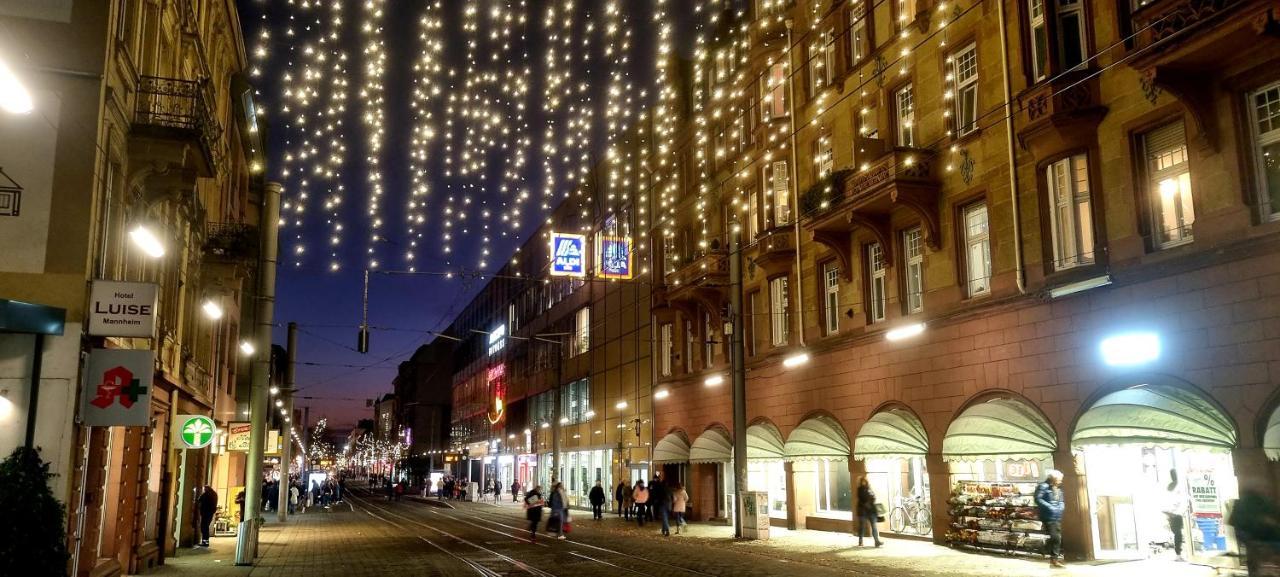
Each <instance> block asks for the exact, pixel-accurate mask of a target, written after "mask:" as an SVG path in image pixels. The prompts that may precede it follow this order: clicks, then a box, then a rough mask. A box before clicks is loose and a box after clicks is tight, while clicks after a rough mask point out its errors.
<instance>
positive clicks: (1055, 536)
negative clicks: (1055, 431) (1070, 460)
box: [1036, 469, 1066, 567]
mask: <svg viewBox="0 0 1280 577" xmlns="http://www.w3.org/2000/svg"><path fill="white" fill-rule="evenodd" d="M1036 508H1037V509H1039V511H1040V522H1041V523H1043V524H1044V529H1045V531H1047V532H1048V533H1049V540H1048V541H1046V542H1045V544H1044V549H1045V554H1046V555H1048V556H1049V566H1050V567H1066V565H1064V564H1063V563H1062V510H1063V508H1064V507H1063V503H1062V471H1059V470H1057V469H1049V475H1048V476H1047V477H1045V480H1044V482H1043V483H1040V485H1038V486H1037V487H1036Z"/></svg>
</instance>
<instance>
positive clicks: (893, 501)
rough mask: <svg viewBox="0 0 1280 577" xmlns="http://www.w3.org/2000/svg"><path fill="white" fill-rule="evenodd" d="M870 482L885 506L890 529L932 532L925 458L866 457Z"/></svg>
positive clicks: (901, 531) (904, 531)
mask: <svg viewBox="0 0 1280 577" xmlns="http://www.w3.org/2000/svg"><path fill="white" fill-rule="evenodd" d="M866 471H867V482H868V483H869V484H870V485H871V489H872V490H874V491H875V492H876V496H877V497H878V500H879V502H881V503H884V505H885V517H886V519H885V520H886V521H888V523H889V525H888V530H889V531H890V532H893V533H905V534H908V535H931V534H933V514H932V510H931V509H930V500H929V474H928V472H927V471H926V470H925V462H924V457H922V456H915V457H908V458H898V459H867V460H866Z"/></svg>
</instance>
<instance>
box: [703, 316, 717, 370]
mask: <svg viewBox="0 0 1280 577" xmlns="http://www.w3.org/2000/svg"><path fill="white" fill-rule="evenodd" d="M714 337H715V328H714V327H712V326H711V313H707V312H704V313H702V366H703V368H707V369H709V368H711V365H713V364H715V357H716V345H715V338H714Z"/></svg>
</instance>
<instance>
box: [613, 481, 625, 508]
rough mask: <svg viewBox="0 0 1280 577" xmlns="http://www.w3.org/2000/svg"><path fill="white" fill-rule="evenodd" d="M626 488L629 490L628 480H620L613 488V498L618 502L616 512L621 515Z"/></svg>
mask: <svg viewBox="0 0 1280 577" xmlns="http://www.w3.org/2000/svg"><path fill="white" fill-rule="evenodd" d="M626 490H627V482H626V481H618V486H617V487H615V488H614V489H613V500H614V502H616V503H617V504H618V505H617V507H618V509H617V511H616V513H617V515H618V516H619V517H621V516H622V501H623V499H622V497H623V492H624V491H626Z"/></svg>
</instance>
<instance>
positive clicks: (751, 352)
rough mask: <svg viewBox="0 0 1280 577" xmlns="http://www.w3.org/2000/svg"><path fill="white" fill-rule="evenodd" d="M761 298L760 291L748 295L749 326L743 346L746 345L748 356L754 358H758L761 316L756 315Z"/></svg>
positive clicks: (747, 326) (747, 312) (747, 313)
mask: <svg viewBox="0 0 1280 577" xmlns="http://www.w3.org/2000/svg"><path fill="white" fill-rule="evenodd" d="M759 296H760V291H755V292H752V293H751V294H749V295H747V310H746V315H747V324H746V335H745V336H746V340H747V342H746V343H743V344H745V345H746V348H747V355H748V356H752V357H754V356H756V320H757V319H759V318H760V315H759V314H756V301H757V300H758V297H759Z"/></svg>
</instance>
